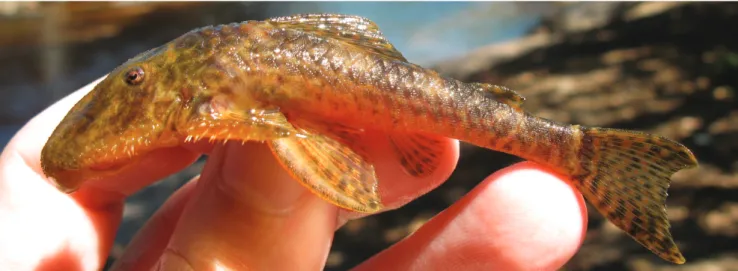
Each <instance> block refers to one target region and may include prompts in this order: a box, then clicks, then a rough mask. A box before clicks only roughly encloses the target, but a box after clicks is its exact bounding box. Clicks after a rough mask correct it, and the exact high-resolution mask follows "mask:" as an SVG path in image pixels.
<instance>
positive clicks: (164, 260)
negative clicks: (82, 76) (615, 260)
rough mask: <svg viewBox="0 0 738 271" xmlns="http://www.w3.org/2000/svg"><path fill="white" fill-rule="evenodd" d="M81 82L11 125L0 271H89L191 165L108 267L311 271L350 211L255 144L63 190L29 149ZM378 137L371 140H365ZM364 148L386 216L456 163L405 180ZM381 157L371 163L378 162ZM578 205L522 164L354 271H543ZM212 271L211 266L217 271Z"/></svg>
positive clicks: (185, 151) (193, 149) (189, 151)
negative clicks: (21, 123)
mask: <svg viewBox="0 0 738 271" xmlns="http://www.w3.org/2000/svg"><path fill="white" fill-rule="evenodd" d="M94 84H96V82H95V83H92V84H90V85H88V86H86V87H84V88H82V89H81V90H79V91H77V92H75V93H74V94H72V95H70V96H69V97H67V98H65V99H63V100H61V101H59V102H58V103H56V104H55V105H53V106H51V107H50V108H48V109H47V110H45V111H44V112H42V113H41V114H39V115H38V116H36V117H35V118H34V119H32V120H31V121H30V122H29V123H28V124H26V125H25V127H23V128H22V129H21V131H19V132H18V134H16V136H15V137H14V138H13V139H12V140H11V142H10V143H9V144H8V145H7V146H6V148H5V150H4V151H3V153H2V155H0V267H2V268H3V269H8V270H97V269H100V268H101V266H103V264H104V263H105V259H106V257H107V255H108V253H109V251H110V248H111V246H112V243H113V240H114V237H115V233H116V231H117V228H118V225H119V223H120V221H121V217H122V212H123V204H124V200H125V198H126V197H127V196H128V195H131V194H133V193H135V192H136V191H138V190H140V189H141V188H143V187H145V186H146V185H149V184H151V183H152V182H154V181H156V180H159V179H161V178H163V177H164V176H167V175H169V174H171V173H174V172H176V171H178V170H180V169H182V168H184V167H186V166H187V165H188V164H190V163H192V162H194V161H195V159H196V158H197V156H199V154H200V153H202V152H208V153H210V158H209V159H208V162H207V164H206V166H205V169H204V170H203V172H202V175H201V176H200V177H199V178H196V179H195V180H193V181H191V182H189V183H187V184H186V185H184V186H183V187H182V188H180V189H179V190H178V191H177V192H176V193H175V194H174V195H173V196H172V197H171V198H170V199H168V201H167V202H166V203H165V204H164V206H162V207H161V209H160V210H159V211H158V212H157V213H156V214H154V216H153V217H152V218H151V219H150V220H149V221H148V223H147V224H146V225H145V226H144V227H143V228H142V229H141V230H140V231H139V232H138V234H137V235H136V237H135V238H134V240H133V241H132V242H131V243H130V244H129V246H128V247H127V249H126V251H125V253H124V254H123V256H122V257H121V258H120V259H119V260H118V262H117V263H116V264H115V266H114V267H113V270H148V269H153V268H156V269H162V270H317V269H322V268H323V266H324V264H325V261H326V257H327V255H328V252H329V250H330V245H331V242H332V238H333V234H334V231H335V230H336V229H337V228H339V227H341V226H342V225H343V224H344V223H345V222H346V221H347V220H349V219H353V218H358V217H360V216H361V215H360V214H357V213H353V212H349V211H346V210H343V209H339V208H337V207H335V206H333V205H331V204H329V203H327V202H325V201H323V200H321V199H319V198H318V197H316V196H315V195H313V194H312V193H310V192H308V191H307V190H306V189H305V188H303V187H302V186H300V185H299V184H298V183H297V182H296V181H294V180H292V178H291V177H290V176H289V174H288V173H287V172H286V171H284V170H283V169H282V168H281V166H280V165H279V164H278V163H277V162H276V160H275V159H274V158H273V157H272V154H271V153H270V151H269V150H268V149H267V148H266V147H265V146H264V145H262V144H258V143H247V144H245V145H241V144H240V143H228V144H226V145H221V144H218V145H212V144H207V143H202V142H200V143H194V144H187V145H183V146H182V147H176V148H169V149H161V150H158V151H155V152H153V153H151V154H148V155H146V157H145V158H144V159H141V160H140V162H138V163H136V164H134V165H131V166H130V167H128V168H127V169H126V170H125V171H123V172H121V174H119V175H116V176H115V177H111V178H109V179H106V180H101V181H96V182H88V183H85V184H84V185H83V186H82V187H81V188H80V189H79V190H78V191H77V192H75V193H73V194H64V193H62V192H59V191H58V190H57V189H56V188H55V187H54V185H52V184H51V183H50V182H48V181H47V180H46V178H45V176H44V174H43V172H42V171H41V167H40V163H39V156H40V152H41V148H42V147H43V145H44V143H45V142H46V139H47V138H48V136H49V135H50V134H51V132H52V131H53V129H54V128H55V127H56V125H57V124H58V123H59V121H60V120H61V118H62V117H63V116H64V114H66V112H67V111H68V110H69V108H71V107H72V105H73V104H74V103H75V102H76V101H77V100H79V99H80V98H81V97H82V95H84V94H85V93H87V92H88V91H89V90H90V89H91V88H92V87H93V86H94ZM377 138H381V137H377ZM368 144H370V145H372V146H371V147H370V148H368V149H369V150H371V153H370V155H372V156H373V157H374V158H375V159H374V161H383V162H382V163H380V164H377V165H376V168H377V174H378V177H379V180H380V191H381V192H382V199H383V202H384V204H385V206H386V207H387V208H388V209H394V208H398V207H400V206H402V205H404V204H406V203H408V202H409V201H412V200H414V199H415V198H417V197H418V196H420V195H422V194H425V193H426V192H428V191H430V190H431V189H433V188H435V187H437V186H438V185H440V184H441V183H443V182H444V181H445V180H446V179H447V178H448V177H449V175H450V173H451V171H452V170H453V169H454V168H455V166H456V162H457V160H458V142H457V141H455V140H447V141H445V142H444V144H445V148H446V150H447V151H446V152H445V157H444V158H443V159H444V163H443V166H441V167H440V168H439V170H437V171H436V172H435V173H434V174H433V175H432V176H428V177H426V178H423V179H416V178H412V177H410V176H408V175H407V174H405V173H404V172H403V171H402V168H401V166H400V165H399V163H397V162H394V161H395V159H394V158H393V156H392V153H391V151H390V149H389V148H390V147H389V145H388V144H387V142H384V141H383V140H376V141H375V142H370V143H368ZM383 158H384V159H383ZM586 219H587V217H586V209H585V205H584V201H583V199H582V196H581V195H580V194H579V192H577V191H576V190H575V188H573V187H572V186H571V185H570V184H569V183H568V182H567V181H566V180H565V179H564V178H562V177H561V176H557V175H556V174H553V173H551V172H550V171H549V170H548V169H545V168H542V167H540V166H538V165H536V164H533V163H529V162H524V163H520V164H516V165H513V166H511V167H508V168H506V169H503V170H501V171H499V172H497V173H495V174H493V175H492V176H490V177H488V178H487V179H485V180H484V181H483V182H482V183H480V184H479V185H478V186H477V187H476V188H475V189H474V190H472V191H471V192H470V193H468V194H467V195H466V196H465V197H463V198H462V199H461V200H460V201H458V202H456V203H455V204H454V205H453V206H451V207H450V208H449V209H447V210H445V211H443V212H442V213H440V214H438V215H437V216H436V217H435V218H433V219H432V220H430V221H429V222H427V223H426V224H425V225H424V226H423V227H421V228H420V229H419V230H418V231H417V232H415V233H414V234H413V235H411V236H410V237H408V238H406V239H404V240H402V241H400V242H398V243H397V244H395V245H394V246H392V247H390V248H388V249H387V250H385V251H383V252H381V253H379V254H377V255H375V256H374V257H372V258H371V259H369V260H368V261H366V262H365V263H363V264H361V265H359V266H358V267H356V269H357V270H450V269H457V270H555V269H558V268H559V267H561V266H562V265H563V264H564V263H565V262H566V261H568V260H569V259H570V258H571V256H573V255H574V253H575V252H576V250H577V249H578V247H579V245H580V243H581V241H582V240H583V238H584V232H585V228H586V223H587V221H586ZM218 268H222V269H218Z"/></svg>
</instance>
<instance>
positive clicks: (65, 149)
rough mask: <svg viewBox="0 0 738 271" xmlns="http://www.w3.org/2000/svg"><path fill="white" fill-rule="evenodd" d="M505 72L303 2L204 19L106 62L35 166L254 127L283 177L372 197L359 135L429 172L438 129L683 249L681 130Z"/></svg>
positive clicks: (252, 136)
mask: <svg viewBox="0 0 738 271" xmlns="http://www.w3.org/2000/svg"><path fill="white" fill-rule="evenodd" d="M523 101H524V99H523V97H522V96H520V95H519V94H518V93H516V92H514V91H512V90H509V89H507V88H505V87H501V86H495V85H491V84H484V83H465V82H461V81H458V80H455V79H452V78H447V77H443V76H441V75H439V74H438V73H436V72H434V71H432V70H430V69H426V68H423V67H420V66H418V65H414V64H411V63H409V62H408V61H407V60H406V59H405V58H404V57H403V56H402V54H401V53H400V52H398V51H397V50H396V49H395V48H394V46H392V44H391V43H389V42H388V41H387V40H386V39H385V38H384V37H383V36H382V34H381V32H380V31H379V29H378V27H377V26H376V25H375V24H374V23H372V22H371V21H369V20H367V19H365V18H361V17H356V16H346V15H335V14H312V15H296V16H289V17H280V18H274V19H270V20H267V21H250V22H244V23H237V24H229V25H221V26H216V27H205V28H201V29H196V30H193V31H191V32H189V33H187V34H185V35H183V36H181V37H179V38H177V39H175V40H174V41H172V42H170V43H167V44H165V45H163V46H161V47H158V48H155V49H153V50H150V51H148V52H145V53H142V54H141V55H138V56H136V57H135V58H133V59H131V60H129V61H128V62H126V63H124V64H123V65H121V66H120V67H118V68H116V69H115V70H114V71H113V72H111V73H110V75H109V76H108V77H107V78H106V79H105V80H103V81H102V82H101V83H100V84H98V86H97V87H96V88H95V89H94V90H93V91H92V92H91V93H90V94H88V95H87V96H86V97H85V98H83V99H82V100H81V101H80V102H79V103H78V104H77V105H76V106H75V107H74V108H73V109H72V110H71V111H70V113H69V114H68V115H67V116H66V117H65V119H64V120H63V121H62V122H61V123H60V125H59V127H57V129H56V130H55V131H54V133H53V134H52V136H51V138H50V139H49V141H48V143H47V145H46V146H45V147H44V149H43V152H42V165H43V168H44V172H45V173H46V174H47V175H48V176H49V177H50V178H53V179H54V180H55V182H56V183H57V184H58V186H59V187H60V189H62V190H64V191H68V192H71V191H73V190H75V189H76V188H77V187H79V185H81V184H82V183H83V182H84V181H86V180H88V179H91V178H99V177H101V176H106V175H108V174H114V173H115V172H116V171H117V170H119V169H120V168H121V167H123V166H125V165H126V164H128V163H130V162H131V161H132V160H134V159H136V158H137V157H140V156H141V155H143V154H145V153H147V152H149V151H151V150H153V149H156V148H161V147H169V146H175V145H178V144H181V143H182V142H183V141H191V140H199V139H203V138H204V139H210V140H219V141H227V140H238V141H247V140H257V141H265V142H267V143H268V144H269V145H270V147H271V148H272V150H273V152H274V154H275V156H276V157H277V159H278V160H279V161H280V162H281V163H282V164H283V165H284V166H285V168H286V169H287V170H288V171H290V172H291V173H292V174H293V176H294V177H295V179H297V180H298V181H300V182H301V183H302V184H303V185H305V186H306V187H308V188H309V189H310V190H311V191H313V192H314V193H315V194H317V195H319V196H320V197H322V198H324V199H326V200H328V201H330V202H332V203H334V204H336V205H338V206H341V207H344V208H347V209H350V210H354V211H359V212H376V211H378V210H381V208H382V205H381V199H380V198H379V193H378V190H377V182H378V180H377V177H376V175H375V173H374V166H373V164H372V161H371V160H370V159H369V158H368V156H367V155H366V154H365V153H366V151H365V150H363V149H362V144H361V142H362V138H364V137H366V131H367V130H378V131H382V132H384V133H385V134H386V136H387V137H388V138H389V139H390V142H391V144H392V146H393V148H394V150H395V153H396V157H397V159H398V161H399V162H400V163H401V164H402V165H403V167H404V168H405V169H406V171H407V173H408V174H410V175H412V176H418V177H421V176H425V175H428V174H430V173H432V172H433V171H434V170H435V169H436V168H437V166H438V165H439V163H440V160H439V159H438V158H439V157H440V155H441V152H442V150H441V149H439V148H438V145H439V144H438V142H439V140H441V139H442V138H444V137H450V138H456V139H459V140H462V141H466V142H469V143H471V144H474V145H477V146H480V147H484V148H488V149H492V150H497V151H502V152H506V153H510V154H514V155H517V156H519V157H522V158H524V159H527V160H531V161H534V162H537V163H540V164H543V165H546V166H548V167H550V168H552V169H554V170H555V171H557V172H559V173H561V174H564V175H567V176H569V177H570V178H571V179H572V180H573V181H574V183H575V185H576V186H577V188H578V189H579V190H580V191H581V192H582V194H583V195H584V197H585V198H586V199H587V200H588V201H589V202H590V203H592V204H593V205H594V206H595V207H596V208H597V210H598V211H599V212H600V213H602V214H603V215H605V216H606V217H607V218H608V219H609V220H610V221H612V222H613V223H614V224H615V225H617V226H618V227H620V228H621V229H623V230H624V231H626V232H627V233H628V234H629V235H631V236H632V237H633V238H634V239H636V240H637V241H638V242H640V243H641V244H643V245H644V246H645V247H647V248H649V249H650V250H651V251H653V252H654V253H656V254H657V255H659V256H660V257H662V258H664V259H666V260H668V261H671V262H675V263H683V262H684V258H683V257H682V255H681V253H680V252H679V250H678V248H677V247H676V245H675V244H674V242H673V240H672V237H671V234H670V232H669V227H670V226H669V222H668V220H667V218H666V212H665V207H664V202H665V199H666V195H667V194H666V190H667V188H668V186H669V183H670V177H671V175H672V174H673V173H674V172H676V171H678V170H680V169H683V168H689V167H693V166H696V165H697V161H696V159H695V157H694V156H693V155H692V153H691V152H690V151H689V150H688V149H687V148H686V147H684V146H682V145H681V144H679V143H677V142H674V141H671V140H669V139H667V138H664V137H660V136H657V135H650V134H645V133H641V132H635V131H625V130H616V129H605V128H595V127H584V126H578V125H568V124H562V123H557V122H553V121H550V120H546V119H543V118H538V117H535V116H533V115H530V114H528V113H526V112H524V111H523V110H522V105H523Z"/></svg>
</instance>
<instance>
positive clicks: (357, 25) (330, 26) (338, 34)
mask: <svg viewBox="0 0 738 271" xmlns="http://www.w3.org/2000/svg"><path fill="white" fill-rule="evenodd" d="M267 21H268V22H270V23H272V24H276V25H280V26H283V27H289V28H291V29H299V30H301V31H305V32H310V33H315V34H318V35H321V36H328V37H331V38H334V39H338V40H341V41H344V42H347V43H350V44H353V45H356V46H360V47H363V48H367V49H370V50H372V51H374V52H375V53H378V54H381V55H384V56H387V57H391V58H394V59H397V60H400V61H407V60H406V59H405V57H404V56H403V55H402V53H400V52H399V51H397V49H395V46H394V45H392V43H390V42H389V41H388V40H387V38H385V37H384V35H383V34H382V32H381V31H380V30H379V27H378V26H377V24H375V23H374V22H372V21H371V20H369V19H367V18H364V17H360V16H354V15H341V14H298V15H292V16H285V17H277V18H272V19H269V20H267Z"/></svg>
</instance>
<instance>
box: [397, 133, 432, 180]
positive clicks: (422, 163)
mask: <svg viewBox="0 0 738 271" xmlns="http://www.w3.org/2000/svg"><path fill="white" fill-rule="evenodd" d="M442 139H443V138H442V137H440V136H435V135H427V134H420V133H404V134H392V135H390V142H391V144H392V147H393V149H394V150H395V154H397V156H398V158H399V159H400V164H402V167H403V168H404V169H405V171H406V172H407V173H408V174H410V175H412V176H414V177H426V176H428V175H430V174H431V173H433V172H434V171H436V169H438V167H439V166H440V164H441V157H442V156H443V152H444V149H443V146H442V144H441V141H442Z"/></svg>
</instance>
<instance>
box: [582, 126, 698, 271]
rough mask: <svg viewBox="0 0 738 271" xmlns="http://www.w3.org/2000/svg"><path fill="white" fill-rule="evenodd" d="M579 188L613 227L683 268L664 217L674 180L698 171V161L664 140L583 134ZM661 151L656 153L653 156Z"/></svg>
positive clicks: (587, 130)
mask: <svg viewBox="0 0 738 271" xmlns="http://www.w3.org/2000/svg"><path fill="white" fill-rule="evenodd" d="M581 131H582V145H581V148H580V151H579V157H578V160H579V162H580V165H581V168H580V169H581V170H582V172H583V173H582V174H580V175H579V176H574V180H575V181H576V182H575V184H576V185H577V186H578V188H579V190H580V191H581V192H582V194H583V195H584V198H585V199H587V201H589V202H590V203H592V205H594V206H595V207H596V208H597V210H598V211H599V212H600V213H601V214H603V215H604V216H606V217H607V218H608V220H610V222H612V223H613V224H615V225H616V226H618V227H619V228H620V229H622V230H624V231H625V232H626V233H628V235H630V236H631V237H633V238H634V239H635V240H636V241H638V242H639V243H641V244H642V245H643V246H645V247H646V248H648V249H649V250H651V251H652V252H653V253H655V254H656V255H658V256H659V257H661V258H663V259H664V260H667V261H670V262H673V263H678V264H681V263H684V261H685V260H684V257H683V256H682V254H681V252H680V251H679V248H678V247H677V246H676V244H675V243H674V240H673V239H672V236H671V233H670V232H669V228H670V224H669V220H668V218H667V217H666V207H665V202H666V196H667V189H668V188H669V184H670V182H671V180H670V178H671V175H672V174H674V173H675V172H677V171H679V170H681V169H684V168H691V167H694V166H696V165H697V159H695V157H694V155H693V154H692V153H691V152H690V151H689V149H687V148H686V147H684V146H682V145H681V144H679V143H677V142H674V141H672V140H669V139H667V138H664V137H660V136H656V135H650V134H645V133H640V132H634V131H625V130H616V129H602V128H581ZM655 150H658V151H655Z"/></svg>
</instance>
